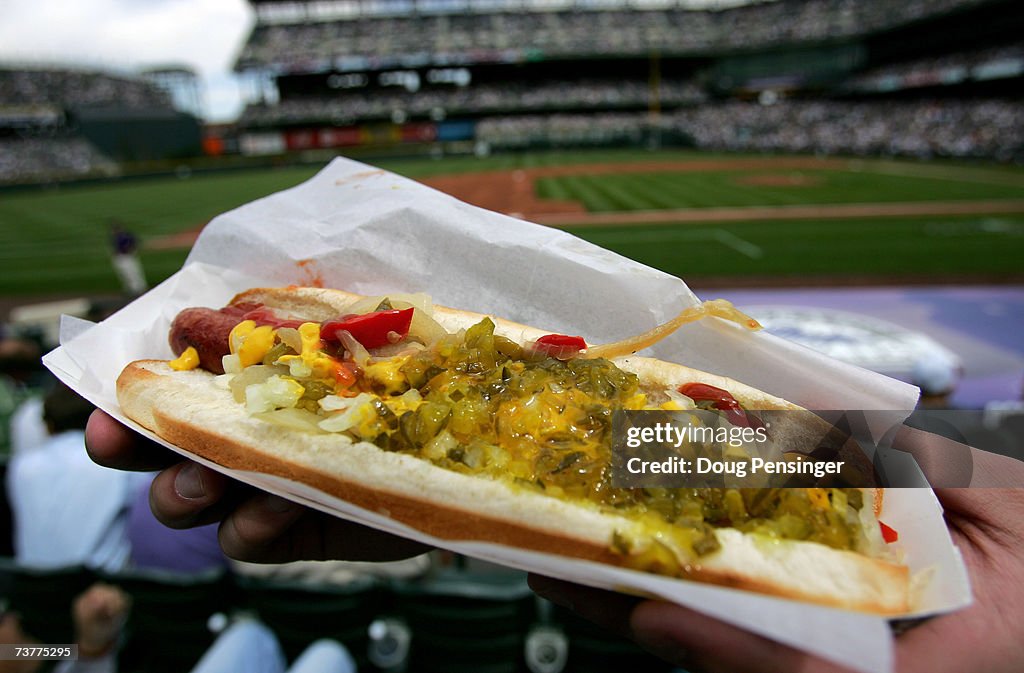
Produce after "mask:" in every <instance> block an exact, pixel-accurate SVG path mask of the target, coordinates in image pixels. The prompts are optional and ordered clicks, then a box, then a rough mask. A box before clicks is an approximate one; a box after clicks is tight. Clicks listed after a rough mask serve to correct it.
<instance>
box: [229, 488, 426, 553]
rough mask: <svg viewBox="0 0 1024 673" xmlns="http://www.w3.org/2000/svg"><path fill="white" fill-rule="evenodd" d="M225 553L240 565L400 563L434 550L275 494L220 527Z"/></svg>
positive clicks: (263, 497) (240, 510) (251, 503)
mask: <svg viewBox="0 0 1024 673" xmlns="http://www.w3.org/2000/svg"><path fill="white" fill-rule="evenodd" d="M220 544H221V548H222V549H223V550H224V553H225V554H227V555H228V556H230V557H232V558H234V559H237V560H239V561H251V562H256V563H286V562H289V561H299V560H307V561H326V560H344V561H395V560H400V559H405V558H410V557H412V556H416V555H419V554H422V553H424V552H426V551H429V547H427V546H425V545H422V544H419V543H417V542H413V541H411V540H405V539H403V538H398V537H395V536H393V535H389V534H387V533H382V532H380V531H377V530H373V529H371V528H366V527H364V526H360V525H358V524H354V523H351V522H348V521H344V520H342V519H338V518H336V517H333V516H330V515H328V514H324V513H322V512H317V511H314V510H311V509H308V508H306V507H303V506H301V505H298V504H296V503H293V502H290V501H288V500H285V499H284V498H279V497H277V496H275V495H272V494H269V493H261V494H259V495H257V496H255V497H252V498H249V499H248V500H246V501H244V502H243V503H241V504H240V505H239V506H238V508H237V509H235V510H234V511H233V512H232V513H231V514H230V515H229V516H228V517H226V518H225V519H224V522H223V523H222V524H221V527H220Z"/></svg>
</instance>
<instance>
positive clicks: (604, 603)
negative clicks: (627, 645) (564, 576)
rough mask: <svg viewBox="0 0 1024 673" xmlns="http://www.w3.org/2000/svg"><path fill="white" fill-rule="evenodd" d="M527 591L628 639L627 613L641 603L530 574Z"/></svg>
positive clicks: (629, 632)
mask: <svg viewBox="0 0 1024 673" xmlns="http://www.w3.org/2000/svg"><path fill="white" fill-rule="evenodd" d="M527 581H528V582H529V584H530V588H531V589H533V591H534V592H535V593H536V594H537V595H538V596H540V597H541V598H545V599H547V600H549V601H551V602H552V603H554V604H556V605H561V606H562V607H564V608H568V609H569V610H572V611H573V612H575V613H577V614H579V615H580V616H581V617H583V618H584V619H588V620H590V621H592V622H594V623H595V624H597V625H598V626H601V627H603V628H605V629H608V630H609V631H611V632H613V633H617V634H619V635H622V636H627V637H628V636H630V635H631V631H630V625H629V614H630V612H632V611H633V608H635V607H636V605H637V604H638V603H639V602H640V601H641V599H639V598H636V597H635V596H627V595H626V594H620V593H616V592H614V591H604V590H601V589H592V588H590V587H584V586H580V585H579V584H572V583H570V582H563V581H562V580H556V579H552V578H550V577H544V576H543V575H530V576H529V577H528V578H527Z"/></svg>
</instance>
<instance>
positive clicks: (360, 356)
mask: <svg viewBox="0 0 1024 673" xmlns="http://www.w3.org/2000/svg"><path fill="white" fill-rule="evenodd" d="M337 336H338V341H340V342H341V345H342V346H344V347H345V350H347V351H348V352H349V355H351V356H352V360H354V361H355V363H356V364H357V365H359V366H360V367H363V366H365V365H366V363H367V362H368V361H369V360H370V351H368V350H366V348H365V347H364V346H363V344H361V343H359V342H358V341H356V338H355V337H354V336H352V334H351V333H350V332H349V331H348V330H338V332H337Z"/></svg>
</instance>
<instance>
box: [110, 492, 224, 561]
mask: <svg viewBox="0 0 1024 673" xmlns="http://www.w3.org/2000/svg"><path fill="white" fill-rule="evenodd" d="M127 535H128V543H129V545H130V546H131V567H132V568H138V569H146V570H165V571H168V572H174V573H183V574H199V573H204V572H208V571H212V570H223V569H226V568H227V567H228V558H227V557H226V556H225V555H224V552H223V551H221V548H220V543H219V542H218V541H217V524H215V523H212V524H209V525H206V526H199V527H196V528H187V529H184V530H175V529H173V528H168V527H167V526H165V525H163V524H162V523H160V522H159V521H157V519H156V517H155V516H153V511H152V510H151V509H150V507H149V482H146V483H145V485H144V486H143V487H141V488H139V489H137V490H136V492H135V496H134V498H133V499H132V501H131V503H130V504H129V506H128V523H127Z"/></svg>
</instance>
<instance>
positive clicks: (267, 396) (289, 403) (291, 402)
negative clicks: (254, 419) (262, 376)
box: [245, 376, 306, 414]
mask: <svg viewBox="0 0 1024 673" xmlns="http://www.w3.org/2000/svg"><path fill="white" fill-rule="evenodd" d="M304 392H306V390H305V388H303V387H302V385H301V384H300V383H299V382H298V381H295V380H293V379H285V378H282V377H280V376H271V377H270V378H269V379H267V380H266V381H265V382H263V383H254V384H252V385H249V386H246V387H245V408H246V411H248V412H249V413H250V414H258V413H261V412H266V411H273V410H274V409H281V408H288V407H294V406H295V404H296V403H297V402H298V401H299V399H300V398H301V397H302V394H303V393H304Z"/></svg>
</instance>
